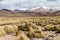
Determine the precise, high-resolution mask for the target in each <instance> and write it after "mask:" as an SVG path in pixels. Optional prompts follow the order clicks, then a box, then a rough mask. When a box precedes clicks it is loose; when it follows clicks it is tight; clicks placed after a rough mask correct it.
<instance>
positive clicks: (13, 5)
mask: <svg viewBox="0 0 60 40" xmlns="http://www.w3.org/2000/svg"><path fill="white" fill-rule="evenodd" d="M36 7H49V8H54V9H60V0H0V9H11V10H14V9H31V8H36Z"/></svg>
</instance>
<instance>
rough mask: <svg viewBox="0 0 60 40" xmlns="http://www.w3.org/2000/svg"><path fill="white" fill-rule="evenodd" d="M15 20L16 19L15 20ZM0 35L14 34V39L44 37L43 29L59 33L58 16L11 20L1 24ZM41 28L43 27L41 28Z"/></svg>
mask: <svg viewBox="0 0 60 40" xmlns="http://www.w3.org/2000/svg"><path fill="white" fill-rule="evenodd" d="M16 20H17V21H16ZM1 26H4V28H3V29H0V36H5V35H6V34H15V36H16V37H17V38H16V40H30V39H31V38H44V37H45V34H44V31H56V32H59V33H60V18H59V17H56V18H43V17H42V18H28V19H25V21H24V19H23V20H22V21H21V19H15V20H14V21H13V20H11V23H10V24H3V25H1ZM42 28H43V29H42Z"/></svg>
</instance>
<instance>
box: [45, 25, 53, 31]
mask: <svg viewBox="0 0 60 40" xmlns="http://www.w3.org/2000/svg"><path fill="white" fill-rule="evenodd" d="M45 30H48V31H52V30H53V25H52V24H49V25H46V26H45Z"/></svg>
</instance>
